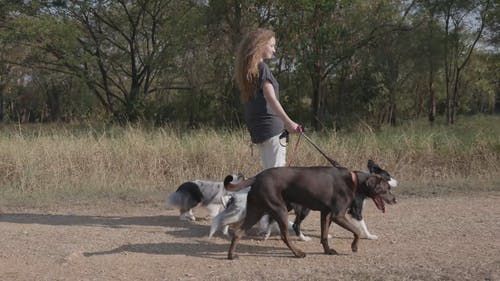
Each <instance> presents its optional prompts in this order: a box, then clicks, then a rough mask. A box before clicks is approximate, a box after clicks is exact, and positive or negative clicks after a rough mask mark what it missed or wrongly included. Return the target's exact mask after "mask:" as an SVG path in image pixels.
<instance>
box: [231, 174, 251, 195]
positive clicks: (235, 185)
mask: <svg viewBox="0 0 500 281" xmlns="http://www.w3.org/2000/svg"><path fill="white" fill-rule="evenodd" d="M233 180H234V177H233V176H232V175H229V176H227V177H226V178H225V179H224V188H225V189H226V190H228V191H240V190H242V189H243V188H245V187H248V186H251V185H252V184H253V183H254V182H255V177H251V178H248V179H246V180H242V181H239V182H237V183H233V182H232V181H233Z"/></svg>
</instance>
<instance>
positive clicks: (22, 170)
mask: <svg viewBox="0 0 500 281" xmlns="http://www.w3.org/2000/svg"><path fill="white" fill-rule="evenodd" d="M0 130H1V131H0V204H1V206H11V207H15V206H29V207H43V206H54V205H63V206H64V205H69V204H79V203H80V204H92V203H97V202H101V203H106V202H109V201H127V202H131V203H137V204H140V203H148V204H149V203H152V204H162V202H163V199H164V197H165V196H166V195H167V194H168V193H169V192H172V191H174V190H175V189H176V188H177V187H178V185H179V184H181V183H182V182H184V181H187V180H191V179H207V180H214V181H221V180H222V179H223V178H224V177H225V176H226V175H228V174H231V173H234V172H242V173H243V174H245V175H246V176H252V175H254V174H256V173H258V172H259V171H260V170H261V169H262V168H261V163H260V157H259V155H258V151H257V149H256V147H253V148H252V147H251V145H250V140H249V136H248V133H247V131H246V129H245V128H241V129H238V130H213V129H203V130H201V129H200V130H183V129H180V128H168V127H164V128H153V129H152V128H140V127H127V128H121V127H111V128H98V129H97V128H95V127H93V126H90V125H88V126H82V125H80V126H69V125H60V126H56V125H3V126H2V127H0ZM307 135H308V137H309V138H310V139H312V140H313V141H314V142H315V143H316V144H317V145H318V146H319V147H321V148H322V149H323V150H324V151H325V152H326V153H327V154H328V155H329V156H330V157H331V158H333V159H335V160H337V161H338V162H339V163H340V164H341V165H343V166H345V167H347V168H349V169H352V170H364V169H366V163H367V160H368V159H373V160H375V162H377V163H378V164H379V165H380V166H382V167H383V168H384V169H386V170H388V171H389V172H390V173H391V174H392V175H393V176H394V177H395V178H396V179H397V180H398V181H399V183H400V184H399V186H398V188H397V190H394V192H395V193H396V194H399V195H403V196H436V195H440V194H443V193H454V192H459V193H464V192H465V193H466V192H475V191H492V190H495V191H499V190H500V180H499V178H500V116H476V117H463V118H462V119H459V120H458V122H457V124H455V125H453V126H446V125H438V124H436V125H434V126H430V125H429V124H428V123H426V122H424V121H422V122H412V123H408V124H405V125H402V126H399V127H395V128H394V127H384V128H381V129H379V130H373V129H372V128H370V127H368V126H363V125H360V126H358V127H356V128H353V129H352V130H351V131H349V132H335V131H333V130H332V131H330V132H328V131H326V132H322V133H315V132H308V133H307ZM287 153H288V156H287V158H288V161H292V163H291V165H293V166H317V165H329V163H328V162H327V161H326V160H325V159H324V158H323V156H322V155H321V154H320V153H319V152H318V151H317V150H316V149H315V148H313V146H311V145H310V144H309V143H308V142H307V141H306V140H305V139H304V138H300V139H299V138H298V135H292V136H291V138H290V142H289V144H288V149H287Z"/></svg>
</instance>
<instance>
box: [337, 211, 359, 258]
mask: <svg viewBox="0 0 500 281" xmlns="http://www.w3.org/2000/svg"><path fill="white" fill-rule="evenodd" d="M332 220H333V221H334V222H335V223H336V224H338V225H340V226H341V227H343V228H345V229H347V230H349V231H350V232H352V234H354V240H353V241H352V244H351V250H352V251H353V252H357V251H358V241H359V229H358V228H357V227H356V226H354V225H352V224H351V223H350V222H349V220H348V219H347V218H346V216H345V214H341V215H337V216H335V217H332Z"/></svg>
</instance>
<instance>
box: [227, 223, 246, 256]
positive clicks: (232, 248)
mask: <svg viewBox="0 0 500 281" xmlns="http://www.w3.org/2000/svg"><path fill="white" fill-rule="evenodd" d="M242 234H243V230H242V229H237V230H236V231H235V232H234V233H233V238H232V239H231V246H229V252H228V253H227V258H228V259H229V260H232V259H236V258H238V255H236V254H235V253H234V251H235V250H236V245H237V244H238V242H239V241H240V239H241V236H242Z"/></svg>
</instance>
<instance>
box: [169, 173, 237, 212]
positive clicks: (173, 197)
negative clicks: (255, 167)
mask: <svg viewBox="0 0 500 281" xmlns="http://www.w3.org/2000/svg"><path fill="white" fill-rule="evenodd" d="M231 177H232V179H233V182H238V181H240V180H243V179H244V177H243V175H241V174H238V175H233V176H231ZM231 193H233V192H229V191H227V190H226V189H225V188H224V183H223V182H216V181H208V180H193V181H188V182H185V183H183V184H181V185H180V186H179V187H178V188H177V190H176V191H175V192H173V193H171V194H170V195H168V197H167V199H166V202H165V203H166V204H165V207H166V208H167V209H172V208H175V209H179V211H180V216H179V219H180V220H183V221H194V220H196V218H195V216H194V215H193V208H195V207H198V206H200V207H203V208H205V209H206V210H208V212H209V215H210V216H211V217H215V216H216V215H217V214H218V213H219V212H220V211H221V210H223V209H224V208H225V206H226V204H227V202H228V200H229V199H230V194H231Z"/></svg>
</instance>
